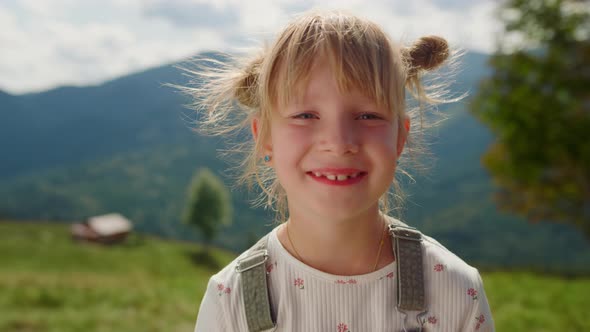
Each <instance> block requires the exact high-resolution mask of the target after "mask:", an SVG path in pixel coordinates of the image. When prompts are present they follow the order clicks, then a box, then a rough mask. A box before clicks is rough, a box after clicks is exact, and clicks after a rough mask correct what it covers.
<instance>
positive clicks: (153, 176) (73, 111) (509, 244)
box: [0, 53, 590, 269]
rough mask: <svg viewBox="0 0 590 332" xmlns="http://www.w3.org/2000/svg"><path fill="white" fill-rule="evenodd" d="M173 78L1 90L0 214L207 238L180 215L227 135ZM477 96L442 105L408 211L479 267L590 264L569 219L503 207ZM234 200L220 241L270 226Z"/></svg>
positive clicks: (473, 72) (470, 80)
mask: <svg viewBox="0 0 590 332" xmlns="http://www.w3.org/2000/svg"><path fill="white" fill-rule="evenodd" d="M486 60H487V56H486V55H482V54H476V53H467V54H466V55H465V57H464V58H463V63H462V65H461V68H462V69H463V71H462V72H460V73H459V75H458V76H457V77H456V80H457V84H456V85H454V86H453V89H454V91H455V92H457V93H460V92H463V91H470V94H473V93H474V92H475V91H476V89H477V82H478V81H479V79H481V78H482V77H483V76H485V73H486V72H487V69H486V67H485V63H486ZM164 83H181V84H182V83H185V77H184V76H183V75H182V73H181V72H180V71H179V70H178V69H176V68H175V67H174V66H173V65H167V66H162V67H159V68H154V69H150V70H147V71H144V72H141V73H136V74H132V75H129V76H125V77H122V78H119V79H116V80H113V81H109V82H106V83H104V84H101V85H98V86H87V87H62V88H57V89H54V90H50V91H46V92H42V93H35V94H25V95H18V96H13V95H9V94H6V93H1V92H0V116H1V118H0V119H1V120H0V156H1V158H2V159H1V160H2V162H1V163H0V217H5V218H10V219H45V220H70V221H76V220H80V219H82V218H84V217H86V216H89V215H95V214H102V213H107V212H112V211H117V212H121V213H123V214H125V215H126V216H128V217H129V218H130V219H132V220H133V221H134V222H135V223H136V226H137V228H138V229H140V230H143V231H147V232H152V233H158V234H162V235H165V236H170V237H176V238H182V239H186V238H189V239H190V238H198V236H197V237H195V235H194V234H193V232H192V230H190V229H187V228H186V227H185V226H183V225H181V224H180V222H179V217H180V215H181V213H182V209H183V207H184V203H185V194H186V188H187V185H188V183H189V180H190V178H191V176H192V174H193V172H194V171H195V170H196V169H197V168H199V167H204V166H205V167H209V168H212V169H213V170H216V171H217V172H218V173H220V174H221V173H222V172H223V170H224V169H226V167H227V164H225V163H224V162H222V161H219V159H218V158H217V155H216V149H217V148H219V147H220V146H221V145H220V142H218V140H215V139H211V138H203V137H200V136H198V135H196V134H194V133H193V132H191V130H190V129H189V123H188V121H189V118H187V117H186V116H185V115H186V114H190V111H188V110H186V109H185V108H183V104H184V103H186V102H187V100H186V99H184V98H183V97H182V96H181V95H180V94H178V93H177V92H175V91H174V90H173V89H171V88H169V87H166V86H164V85H163V84H164ZM468 102H469V99H466V100H464V101H463V102H460V103H456V104H454V105H451V106H447V107H443V108H441V109H442V110H444V111H445V112H446V113H448V114H449V115H450V118H449V119H448V120H447V121H445V122H443V123H442V125H441V126H440V127H439V128H438V129H436V130H434V131H432V132H430V133H429V138H430V148H431V150H432V151H433V152H434V154H435V157H436V159H437V162H436V164H435V165H434V166H433V167H432V168H431V170H430V172H428V173H426V174H425V175H422V176H418V177H417V182H416V183H415V184H410V185H408V186H407V189H408V191H409V192H410V194H411V195H410V197H409V200H408V203H407V210H406V212H405V213H404V216H405V218H404V219H405V220H406V221H407V222H408V223H410V224H413V225H415V226H417V227H419V228H420V229H421V230H422V231H423V232H424V233H426V234H429V235H431V236H433V237H435V238H437V239H438V240H440V242H442V243H443V244H444V245H446V246H447V247H449V248H450V249H451V250H453V251H454V252H456V253H458V254H459V255H460V256H462V257H464V258H465V259H466V260H467V261H468V262H470V263H472V264H474V265H477V266H523V265H526V266H536V267H538V268H555V269H558V268H563V269H588V267H590V250H589V249H590V244H589V243H588V241H586V240H584V239H583V237H582V236H581V235H579V234H577V233H576V232H575V231H573V230H572V229H570V228H568V227H565V226H560V225H553V224H540V225H529V224H527V223H526V222H524V221H523V220H521V219H518V218H515V217H511V216H508V215H504V214H501V213H499V212H497V211H496V209H495V207H494V205H493V202H492V200H491V194H492V191H493V189H492V185H491V181H490V179H489V177H488V175H487V174H486V172H485V171H484V170H483V169H482V167H481V166H480V163H479V158H480V156H481V154H482V153H483V152H484V151H485V150H486V149H487V147H488V145H489V144H490V142H491V137H490V134H489V133H488V131H487V130H486V129H485V128H484V127H482V125H480V124H479V123H478V122H477V121H476V120H474V119H473V118H472V117H471V115H470V114H469V113H467V111H466V104H467V103H468ZM225 179H226V180H227V181H228V183H229V182H231V180H230V179H229V178H228V177H225ZM251 198H253V197H251ZM234 211H235V216H234V223H233V225H232V226H231V227H230V228H229V229H227V230H226V231H225V232H224V233H223V235H222V236H220V237H219V239H218V240H217V242H218V244H220V245H223V246H225V247H227V248H231V249H233V250H241V249H243V248H245V247H246V246H247V245H248V244H249V243H251V242H252V241H253V240H254V239H255V238H256V237H257V236H259V235H261V234H262V233H263V232H265V231H268V230H269V229H270V227H272V225H271V224H270V220H271V218H270V217H269V214H268V213H266V212H265V211H262V210H255V209H251V208H250V207H249V203H248V201H247V198H246V196H245V195H244V194H243V193H239V192H236V191H234Z"/></svg>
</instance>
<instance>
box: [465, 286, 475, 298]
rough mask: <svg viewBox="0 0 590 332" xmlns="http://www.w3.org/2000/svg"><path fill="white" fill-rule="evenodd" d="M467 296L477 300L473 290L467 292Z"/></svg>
mask: <svg viewBox="0 0 590 332" xmlns="http://www.w3.org/2000/svg"><path fill="white" fill-rule="evenodd" d="M467 295H469V296H471V297H472V298H473V300H477V291H476V290H475V289H473V288H469V289H468V290H467Z"/></svg>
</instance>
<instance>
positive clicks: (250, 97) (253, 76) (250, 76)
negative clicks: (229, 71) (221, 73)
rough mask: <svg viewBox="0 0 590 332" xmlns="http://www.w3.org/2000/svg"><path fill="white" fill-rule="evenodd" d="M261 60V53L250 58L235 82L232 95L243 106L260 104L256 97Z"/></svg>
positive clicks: (253, 106)
mask: <svg viewBox="0 0 590 332" xmlns="http://www.w3.org/2000/svg"><path fill="white" fill-rule="evenodd" d="M263 60H264V56H263V54H260V55H259V56H257V57H256V58H254V59H252V60H251V61H250V63H249V64H248V65H247V66H246V67H245V68H244V71H243V72H242V74H241V75H242V77H241V78H240V79H239V80H238V81H237V82H236V86H235V89H234V96H235V97H236V99H237V100H238V102H239V103H240V104H242V105H244V106H247V107H251V108H256V107H259V106H260V100H259V98H258V76H259V74H260V66H261V65H262V61H263Z"/></svg>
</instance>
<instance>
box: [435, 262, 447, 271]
mask: <svg viewBox="0 0 590 332" xmlns="http://www.w3.org/2000/svg"><path fill="white" fill-rule="evenodd" d="M444 269H445V266H444V265H442V264H436V265H435V266H434V271H436V272H442V271H443V270H444Z"/></svg>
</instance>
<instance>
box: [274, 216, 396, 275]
mask: <svg viewBox="0 0 590 332" xmlns="http://www.w3.org/2000/svg"><path fill="white" fill-rule="evenodd" d="M285 228H286V229H287V238H288V239H289V244H290V245H291V248H293V251H295V255H296V256H297V259H298V260H299V261H300V262H303V263H305V262H304V261H303V259H301V255H299V252H298V251H297V248H295V245H293V240H291V233H290V232H289V222H288V221H287V223H286V224H285ZM385 233H387V225H385V227H384V228H383V234H382V235H381V242H380V243H379V251H377V258H376V259H375V266H373V271H377V265H378V264H379V258H381V249H382V248H383V242H385Z"/></svg>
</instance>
